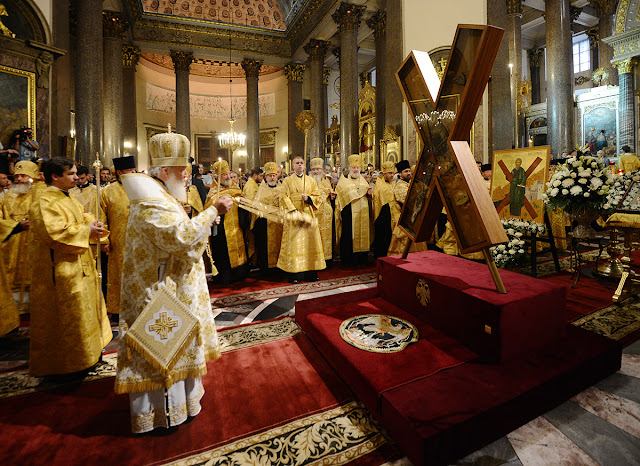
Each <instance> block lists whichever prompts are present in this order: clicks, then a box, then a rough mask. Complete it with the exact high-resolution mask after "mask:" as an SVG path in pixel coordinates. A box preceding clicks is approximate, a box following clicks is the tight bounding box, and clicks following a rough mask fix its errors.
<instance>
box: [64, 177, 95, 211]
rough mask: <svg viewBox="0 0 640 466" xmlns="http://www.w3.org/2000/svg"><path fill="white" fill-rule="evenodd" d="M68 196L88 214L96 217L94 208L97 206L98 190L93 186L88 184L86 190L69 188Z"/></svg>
mask: <svg viewBox="0 0 640 466" xmlns="http://www.w3.org/2000/svg"><path fill="white" fill-rule="evenodd" d="M69 194H70V195H71V196H73V197H75V198H76V199H77V200H78V202H79V203H80V204H82V208H83V209H84V211H85V212H86V213H88V214H91V215H93V216H94V217H95V216H96V207H97V204H98V189H97V188H96V186H95V185H93V184H89V186H87V187H86V188H78V187H77V186H76V187H75V188H71V189H70V190H69Z"/></svg>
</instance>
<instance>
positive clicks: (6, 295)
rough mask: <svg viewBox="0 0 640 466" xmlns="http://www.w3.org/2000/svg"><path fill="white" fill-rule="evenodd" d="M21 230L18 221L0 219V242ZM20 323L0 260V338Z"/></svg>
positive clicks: (2, 262) (2, 263)
mask: <svg viewBox="0 0 640 466" xmlns="http://www.w3.org/2000/svg"><path fill="white" fill-rule="evenodd" d="M21 231H22V227H21V226H20V224H19V223H18V222H14V221H13V220H0V243H4V242H5V241H7V239H9V238H10V237H11V236H12V235H14V234H17V233H19V232H21ZM19 325H20V316H19V315H18V308H17V306H16V302H15V301H14V300H13V295H12V294H11V286H10V285H9V282H8V281H7V273H6V270H5V267H4V261H3V260H0V338H1V337H4V336H5V335H7V334H8V333H10V332H13V331H14V330H16V329H17V328H18V326H19Z"/></svg>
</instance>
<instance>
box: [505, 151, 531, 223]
mask: <svg viewBox="0 0 640 466" xmlns="http://www.w3.org/2000/svg"><path fill="white" fill-rule="evenodd" d="M541 162H542V159H541V158H540V157H536V159H535V160H534V161H533V163H532V164H531V165H530V166H529V168H528V169H527V171H526V172H525V173H526V175H527V179H529V176H530V175H531V174H532V173H533V171H534V170H535V169H536V168H538V165H540V163H541ZM498 166H499V167H500V169H501V170H502V173H504V176H505V177H506V178H507V181H508V182H509V183H511V178H512V174H511V172H510V171H509V169H508V168H507V165H506V164H505V163H504V160H500V161H499V162H498ZM510 201H511V199H510V196H509V193H507V195H506V196H505V197H504V199H503V200H502V202H501V203H500V204H498V207H496V210H497V211H498V213H500V212H502V209H504V208H505V207H506V206H507V205H509V202H510ZM524 208H525V209H527V212H529V215H531V218H532V219H534V218H536V217H538V212H536V209H534V208H533V205H531V202H530V201H529V199H527V196H526V195H525V196H524Z"/></svg>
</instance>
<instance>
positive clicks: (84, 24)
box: [75, 0, 103, 166]
mask: <svg viewBox="0 0 640 466" xmlns="http://www.w3.org/2000/svg"><path fill="white" fill-rule="evenodd" d="M76 11H77V18H78V26H77V29H76V30H77V37H76V44H77V45H76V76H75V81H76V84H75V87H76V99H75V112H76V116H75V125H76V135H77V141H78V142H77V146H76V160H77V161H78V162H80V163H81V164H83V165H86V166H91V164H92V163H93V161H94V160H95V156H96V152H99V153H101V152H102V129H103V127H102V114H103V106H102V0H86V1H82V2H77V10H76Z"/></svg>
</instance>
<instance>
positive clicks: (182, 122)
mask: <svg viewBox="0 0 640 466" xmlns="http://www.w3.org/2000/svg"><path fill="white" fill-rule="evenodd" d="M171 59H172V60H173V68H174V70H175V73H176V133H180V134H184V135H185V136H186V137H187V138H189V140H190V139H191V103H190V102H189V67H190V66H191V63H193V52H180V51H175V50H172V51H171Z"/></svg>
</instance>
